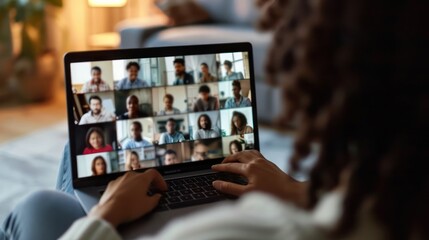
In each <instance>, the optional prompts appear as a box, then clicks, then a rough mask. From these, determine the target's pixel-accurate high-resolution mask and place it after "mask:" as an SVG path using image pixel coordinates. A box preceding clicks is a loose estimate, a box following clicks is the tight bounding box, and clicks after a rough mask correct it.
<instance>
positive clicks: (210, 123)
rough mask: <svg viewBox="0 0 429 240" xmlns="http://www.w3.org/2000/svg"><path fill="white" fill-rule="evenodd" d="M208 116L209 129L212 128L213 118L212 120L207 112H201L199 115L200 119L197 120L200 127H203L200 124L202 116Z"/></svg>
mask: <svg viewBox="0 0 429 240" xmlns="http://www.w3.org/2000/svg"><path fill="white" fill-rule="evenodd" d="M203 117H204V118H206V119H207V121H208V126H207V129H212V120H211V118H210V117H209V115H207V114H201V115H200V116H199V117H198V120H197V124H198V129H202V128H203V127H202V126H201V124H200V120H201V118H203Z"/></svg>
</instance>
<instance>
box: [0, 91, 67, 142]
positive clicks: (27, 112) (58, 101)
mask: <svg viewBox="0 0 429 240" xmlns="http://www.w3.org/2000/svg"><path fill="white" fill-rule="evenodd" d="M66 118H67V115H66V100H65V93H64V91H63V89H58V91H57V93H56V94H55V97H54V98H53V99H52V100H51V101H49V102H42V103H31V104H25V105H18V106H9V107H3V108H0V143H4V142H8V141H11V140H14V139H16V138H19V137H21V136H24V135H26V134H30V133H32V132H35V131H37V130H40V129H43V128H45V127H48V126H50V125H52V124H55V123H59V122H62V121H64V120H66Z"/></svg>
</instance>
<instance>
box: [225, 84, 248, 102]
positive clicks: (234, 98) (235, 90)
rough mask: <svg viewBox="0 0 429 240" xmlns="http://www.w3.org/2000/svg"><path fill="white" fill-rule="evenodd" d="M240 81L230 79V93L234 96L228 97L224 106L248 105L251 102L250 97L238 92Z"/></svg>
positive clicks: (239, 90)
mask: <svg viewBox="0 0 429 240" xmlns="http://www.w3.org/2000/svg"><path fill="white" fill-rule="evenodd" d="M240 92H241V83H240V81H238V80H234V81H232V94H233V95H234V96H232V97H230V98H228V99H227V100H226V102H225V108H238V107H250V106H252V103H251V102H250V99H249V98H247V97H244V96H242V95H241V94H240Z"/></svg>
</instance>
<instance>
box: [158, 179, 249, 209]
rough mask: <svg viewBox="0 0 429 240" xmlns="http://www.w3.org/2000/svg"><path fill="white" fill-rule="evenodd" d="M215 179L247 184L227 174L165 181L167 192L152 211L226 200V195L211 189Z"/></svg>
mask: <svg viewBox="0 0 429 240" xmlns="http://www.w3.org/2000/svg"><path fill="white" fill-rule="evenodd" d="M217 179H221V180H225V181H230V182H236V183H239V184H247V183H246V182H245V181H244V180H243V179H241V178H239V177H238V176H236V175H232V174H227V173H211V174H206V175H199V176H193V177H185V178H178V179H172V180H166V182H167V185H168V191H167V192H166V193H164V196H163V197H162V198H161V200H160V202H159V205H158V206H157V208H155V210H154V211H165V210H169V209H177V208H183V207H189V206H194V205H199V204H205V203H212V202H216V201H220V200H224V199H227V198H228V197H227V196H226V195H224V194H221V193H219V192H218V191H216V189H214V188H213V186H212V182H213V181H214V180H217ZM229 198H230V197H229Z"/></svg>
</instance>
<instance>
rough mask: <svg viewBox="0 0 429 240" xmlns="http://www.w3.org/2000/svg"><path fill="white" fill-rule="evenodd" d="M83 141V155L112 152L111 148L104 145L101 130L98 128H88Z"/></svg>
mask: <svg viewBox="0 0 429 240" xmlns="http://www.w3.org/2000/svg"><path fill="white" fill-rule="evenodd" d="M85 139H86V147H85V149H84V150H83V154H92V153H100V152H111V151H113V148H112V146H111V145H109V144H106V143H105V140H104V134H103V130H102V129H101V128H99V127H92V128H90V129H89V130H88V132H87V133H86V138H85Z"/></svg>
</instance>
